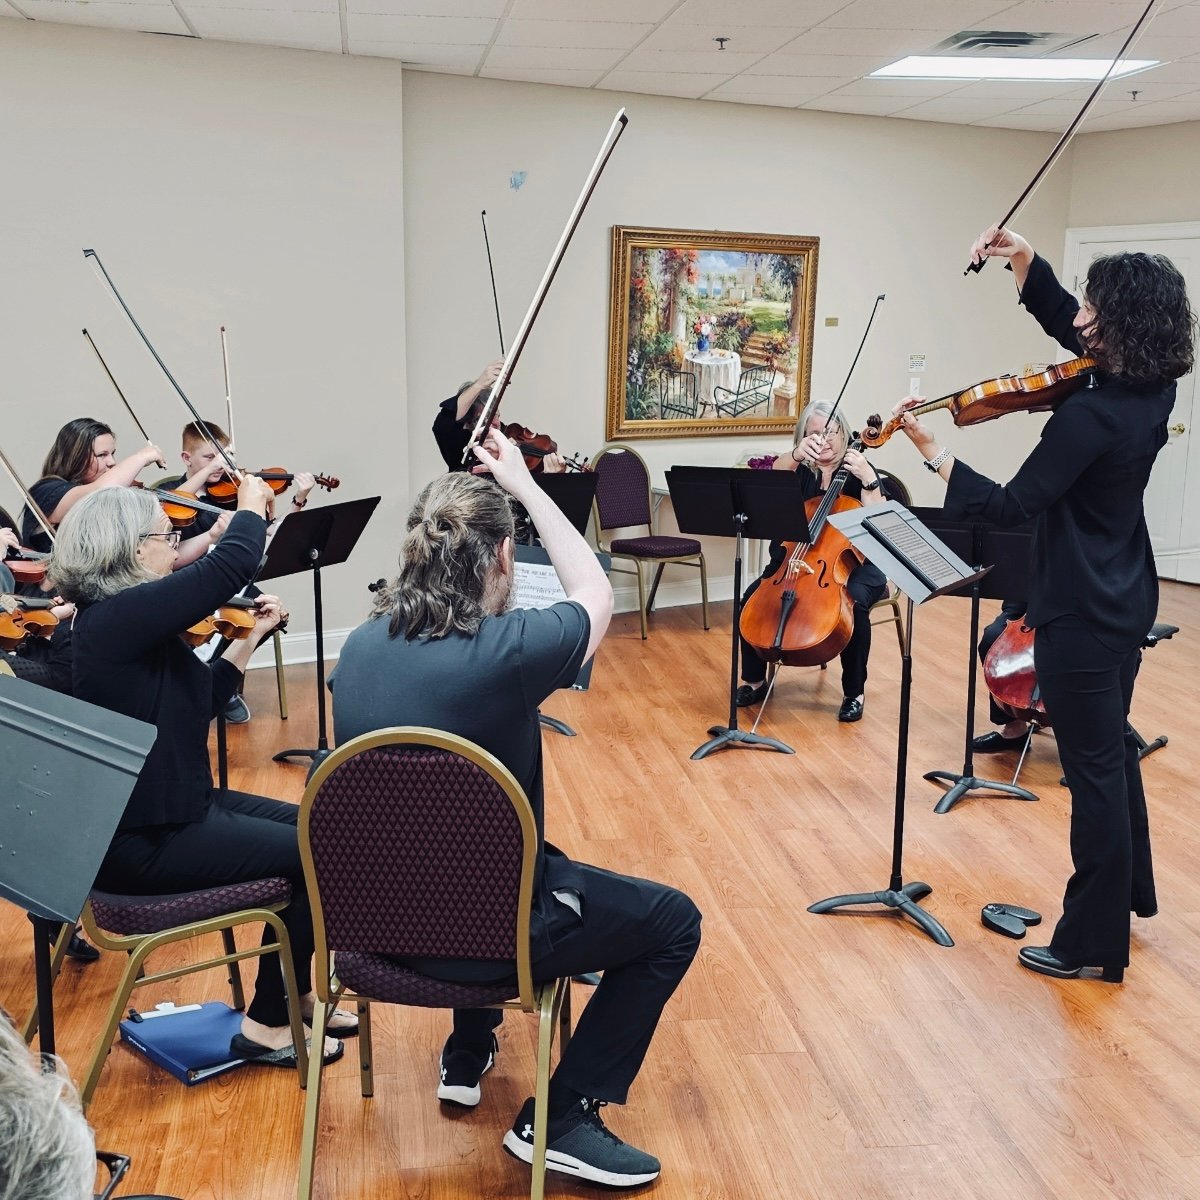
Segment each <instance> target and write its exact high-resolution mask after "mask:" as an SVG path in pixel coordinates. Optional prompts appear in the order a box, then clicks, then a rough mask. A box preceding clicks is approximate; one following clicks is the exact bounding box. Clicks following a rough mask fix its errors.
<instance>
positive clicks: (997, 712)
mask: <svg viewBox="0 0 1200 1200" xmlns="http://www.w3.org/2000/svg"><path fill="white" fill-rule="evenodd" d="M1026 606H1027V602H1026V601H1024V600H1005V601H1004V607H1003V608H1001V609H1000V611H999V612H998V613H997V614H996V619H995V620H994V621H993V622H992V623H991V624H990V625H989V626H987V628H986V629H984V631H983V632H982V633H981V634H980V635H979V661H980V662H983V661H984V659H986V658H987V652H988V651H989V650H990V649H991V648H992V647H993V646H994V645H995V644H996V639H997V638H998V637H999V636H1000V635H1001V634H1002V633H1003V632H1004V631H1005V629H1007V628H1008V623H1009V621H1015V620H1017V619H1018V618H1020V617H1023V616H1024V615H1025V609H1026ZM988 715H989V716H990V718H991V721H992V724H993V725H1007V724H1008V723H1009V721H1011V720H1012V719H1013V715H1012V713H1010V712H1009V711H1008V710H1007V709H1005V708H1001V707H1000V705H999V704H997V703H996V700H995V697H993V696H992V695H990V694H989V696H988Z"/></svg>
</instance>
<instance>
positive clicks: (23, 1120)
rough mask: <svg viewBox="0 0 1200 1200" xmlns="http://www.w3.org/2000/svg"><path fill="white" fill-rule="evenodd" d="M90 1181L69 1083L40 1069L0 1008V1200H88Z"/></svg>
mask: <svg viewBox="0 0 1200 1200" xmlns="http://www.w3.org/2000/svg"><path fill="white" fill-rule="evenodd" d="M55 1062H56V1063H57V1060H55ZM95 1178H96V1145H95V1142H94V1141H93V1139H92V1131H91V1130H90V1129H89V1128H88V1123H87V1122H86V1121H85V1120H84V1119H83V1113H82V1112H80V1111H79V1102H78V1100H77V1099H76V1097H75V1089H74V1087H73V1086H72V1085H71V1081H70V1080H69V1079H67V1078H66V1076H65V1075H60V1074H58V1073H57V1072H55V1071H44V1070H43V1069H42V1065H41V1063H39V1062H38V1060H37V1059H35V1058H34V1056H33V1055H32V1054H31V1053H30V1050H29V1047H28V1046H26V1045H25V1043H24V1042H23V1041H22V1040H21V1037H20V1035H19V1034H18V1033H17V1031H16V1030H15V1029H14V1028H13V1027H12V1025H11V1024H10V1023H9V1020H8V1014H7V1013H5V1012H3V1011H2V1010H0V1200H91V1195H92V1184H93V1182H94V1181H95Z"/></svg>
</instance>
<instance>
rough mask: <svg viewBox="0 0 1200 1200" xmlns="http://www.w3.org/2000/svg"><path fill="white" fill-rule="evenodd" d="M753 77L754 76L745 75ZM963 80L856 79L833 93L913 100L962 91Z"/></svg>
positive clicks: (837, 94)
mask: <svg viewBox="0 0 1200 1200" xmlns="http://www.w3.org/2000/svg"><path fill="white" fill-rule="evenodd" d="M743 78H746V79H751V78H754V76H750V75H747V76H744V77H743ZM962 90H963V85H962V82H961V80H946V79H856V80H855V81H854V82H853V83H848V84H846V85H845V86H844V87H840V88H838V89H837V91H836V92H834V93H832V94H833V95H836V96H909V97H911V98H912V99H913V100H920V99H928V98H930V97H932V96H946V95H949V94H950V93H951V92H955V93H957V92H961V91H962Z"/></svg>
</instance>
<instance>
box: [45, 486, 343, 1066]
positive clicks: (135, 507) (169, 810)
mask: <svg viewBox="0 0 1200 1200" xmlns="http://www.w3.org/2000/svg"><path fill="white" fill-rule="evenodd" d="M271 495H272V493H271V490H270V488H269V487H268V486H267V485H266V484H265V483H263V481H262V480H260V479H257V478H256V477H254V476H252V475H247V476H246V478H245V480H244V482H243V484H242V487H241V490H240V491H239V493H238V511H237V513H236V514H235V515H234V517H233V520H232V521H231V522H230V523H229V528H228V529H227V530H226V532H225V536H224V537H223V538H222V539H221V540H220V541H219V542H218V543H217V545H216V546H215V547H214V548H213V550H212V552H211V553H209V554H206V555H205V556H204V557H203V558H200V559H198V560H197V561H196V562H194V563H192V564H190V565H189V566H186V567H183V568H181V569H180V570H178V571H173V570H172V568H173V566H174V565H175V559H176V556H177V553H178V550H177V547H178V545H179V533H178V531H177V530H174V529H172V528H171V523H170V522H169V521H168V520H167V518H166V516H165V515H164V513H163V511H162V509H161V508H160V507H159V504H158V502H157V501H156V500H155V499H154V498H153V496H151V495H148V494H147V493H145V492H141V491H135V490H133V489H131V488H125V487H116V488H104V489H101V490H99V491H96V492H94V493H92V494H91V495H88V496H85V497H84V498H83V499H81V500H80V501H79V503H77V504H75V505H74V506H73V507H72V508H71V510H70V512H68V513H67V514H66V517H65V518H64V520H63V522H62V525H61V526H60V527H59V531H58V538H57V540H56V542H55V547H54V555H53V557H52V559H51V563H50V568H49V574H50V575H51V577H52V578H53V579H54V581H55V584H56V585H57V587H58V589H59V591H60V592H61V593H62V594H63V595H64V596H67V597H68V598H69V599H71V600H73V601H74V602H75V604H76V607H77V612H76V615H75V619H74V628H73V633H72V647H71V653H72V662H71V673H72V684H73V690H74V693H75V695H76V696H77V697H78V698H79V699H81V700H88V701H90V702H91V703H93V704H99V705H101V706H102V707H103V708H108V709H111V710H112V711H114V712H120V713H124V714H125V715H126V716H130V717H135V718H136V719H138V720H141V721H147V722H149V723H150V724H152V725H154V726H155V727H156V728H157V730H158V736H157V738H156V740H155V742H154V745H153V747H152V748H151V750H150V753H149V754H148V755H147V757H146V762H145V766H144V767H143V768H142V772H141V775H140V776H139V778H138V781H137V783H136V784H135V785H134V789H133V793H132V795H131V796H130V798H129V802H128V804H127V805H126V806H125V811H124V813H123V815H122V817H121V821H120V823H119V824H118V826H117V831H116V833H115V835H114V836H113V840H112V843H111V845H110V846H109V848H108V853H107V854H106V855H105V858H104V862H103V865H102V866H101V868H100V874H99V875H98V876H97V879H96V884H97V886H98V887H100V888H102V889H104V890H105V891H110V892H119V893H122V894H126V895H158V894H164V893H174V892H187V891H193V890H199V889H202V888H208V887H216V886H218V885H220V884H225V883H238V882H244V881H248V880H254V879H267V878H272V877H275V876H284V877H286V878H287V879H289V880H290V881H291V884H292V897H293V898H292V903H291V904H290V905H289V906H288V907H287V908H286V909H284V910H283V913H282V914H281V915H282V918H283V921H284V924H285V926H286V927H287V931H288V937H289V939H290V941H291V947H292V952H293V956H294V958H295V965H296V978H297V981H298V984H299V989H300V992H301V996H300V998H299V999H300V1007H301V1011H302V1012H303V1013H304V1015H305V1017H306V1018H307V1017H311V1015H312V1010H313V1004H314V996H313V994H312V992H311V990H310V988H311V984H310V977H311V966H312V963H311V959H312V953H313V929H312V914H311V912H310V910H309V905H308V896H307V894H306V892H305V890H304V871H303V868H302V866H301V862H300V848H299V843H298V839H297V834H296V824H297V817H298V814H299V809H298V808H297V807H296V805H294V804H285V803H283V802H282V801H279V800H272V799H269V798H267V797H265V796H253V795H249V794H247V793H244V792H235V791H230V790H229V789H222V788H214V787H213V779H212V771H211V768H210V766H209V757H208V729H209V722H211V721H212V719H213V717H214V716H215V715H216V714H217V713H218V712H219V711H220V710H221V708H222V707H223V706H224V705H225V703H226V702H227V701H228V700H229V698H230V696H232V695H233V693H234V691H235V689H236V688H237V686H238V684H239V683H240V682H241V679H242V673H243V671H244V670H245V668H246V666H247V664H248V663H249V659H250V655H251V653H252V652H253V650H254V648H255V646H257V645H258V643H259V642H260V641H261V640H262V638H263V637H265V636H267V635H268V634H269V633H270V631H271V630H272V629H274V628H275V627H276V626H277V625H278V624H279V623H280V621H281V620H282V619H283V614H282V613H281V610H280V607H279V600H278V598H277V597H275V596H265V595H264V596H259V597H258V598H257V612H256V621H255V626H254V630H253V631H252V633H251V635H250V637H248V638H246V639H244V640H241V641H236V642H233V643H232V645H231V647H230V650H229V652H228V653H227V654H226V655H225V657H223V658H221V659H218V660H217V661H215V662H212V663H203V662H201V661H200V660H199V659H198V658H197V657H196V656H195V654H193V653H192V651H191V649H190V648H189V647H188V646H187V645H186V644H185V643H184V641H183V640H182V638H181V637H180V636H179V635H180V634H181V633H182V632H183V630H185V629H187V628H188V627H190V626H192V625H194V624H196V623H197V622H198V621H200V620H201V619H202V618H204V617H206V616H208V615H209V614H210V613H212V612H214V611H215V610H216V609H217V608H218V607H219V606H220V605H221V604H224V603H225V602H226V601H227V600H229V598H230V597H231V596H233V595H234V594H235V593H236V592H237V591H239V590H240V589H241V588H243V587H244V586H245V585H246V584H247V583H249V582H250V581H251V580H252V579H253V577H254V573H255V571H256V570H257V569H258V564H259V561H260V559H261V558H262V553H263V545H264V542H265V539H266V532H267V523H266V520H265V513H266V509H267V504H268V501H269V500H270V498H271ZM265 936H266V935H265ZM329 1032H330V1033H331V1034H333V1035H335V1036H342V1037H344V1036H346V1035H347V1034H350V1033H354V1032H357V1020H356V1019H355V1018H354V1017H353V1016H352V1014H350V1013H343V1014H341V1015H340V1018H339V1020H338V1021H337V1022H336V1023H335V1024H334V1025H333V1026H331V1027H330V1030H329ZM231 1049H232V1051H233V1053H234V1054H235V1055H239V1056H241V1057H244V1058H253V1059H259V1060H261V1061H264V1062H270V1063H273V1064H276V1063H277V1064H280V1065H289V1064H294V1063H295V1057H294V1056H295V1051H294V1049H293V1047H292V1046H291V1032H290V1029H289V1026H288V1011H287V1002H286V996H285V992H284V983H283V973H282V971H281V970H280V966H279V958H278V956H277V955H273V954H272V955H265V956H263V957H262V958H260V959H259V970H258V981H257V985H256V988H255V994H254V1000H253V1002H252V1003H251V1004H250V1006H249V1008H248V1009H247V1011H246V1016H245V1019H244V1020H243V1024H242V1033H241V1034H240V1035H239V1036H237V1037H235V1038H234V1041H233V1046H232V1047H231ZM339 1049H340V1048H339V1047H338V1046H337V1045H336V1044H334V1043H329V1044H327V1045H326V1051H325V1052H326V1059H327V1061H330V1060H331V1059H332V1058H333V1057H336V1056H337V1054H338V1053H339Z"/></svg>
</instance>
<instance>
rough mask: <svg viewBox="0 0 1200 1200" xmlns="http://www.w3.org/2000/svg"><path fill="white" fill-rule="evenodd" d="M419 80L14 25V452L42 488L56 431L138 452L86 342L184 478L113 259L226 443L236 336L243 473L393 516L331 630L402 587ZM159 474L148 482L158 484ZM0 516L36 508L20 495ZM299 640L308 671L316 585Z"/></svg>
mask: <svg viewBox="0 0 1200 1200" xmlns="http://www.w3.org/2000/svg"><path fill="white" fill-rule="evenodd" d="M400 78H401V73H400V69H399V65H398V64H394V63H384V62H380V61H378V60H374V59H366V58H341V57H338V56H336V55H329V54H315V53H305V52H298V51H289V50H276V49H270V48H265V47H252V46H235V45H226V44H222V43H219V42H200V41H188V40H182V39H177V38H160V37H153V36H149V35H137V34H120V33H108V32H101V31H95V30H87V29H81V28H73V27H68V26H63V25H50V24H44V23H38V22H33V21H17V20H0V111H2V112H3V114H4V119H3V121H0V162H2V163H3V164H4V168H3V170H4V215H5V219H4V221H3V224H2V226H0V279H2V280H3V286H0V328H2V329H3V331H4V346H5V357H4V361H3V396H4V406H3V410H4V414H5V422H4V430H5V432H4V434H3V439H4V448H5V450H6V452H7V453H8V456H9V457H10V458H11V459H12V460H14V462H15V464H16V466H17V468H18V470H19V471H20V472H21V473H22V474H23V475H24V476H25V478H26V481H27V482H29V481H31V480H32V479H33V478H35V477H36V476H37V474H38V471H39V468H40V466H41V462H42V457H43V455H44V453H45V451H46V448H47V447H48V445H49V443H50V441H51V440H52V438H53V437H54V434H55V433H56V431H57V430H58V428H59V426H60V425H61V424H62V423H63V422H64V421H66V420H68V419H70V418H72V417H76V416H81V415H88V416H93V417H96V418H98V419H100V420H104V421H107V422H109V423H111V424H112V425H113V427H114V429H115V430H116V431H117V433H118V437H119V448H120V449H122V450H127V451H129V450H132V449H134V448H135V447H136V446H137V445H138V443H139V442H140V437H139V435H138V434H137V431H136V429H135V428H134V426H133V424H132V422H131V421H130V420H129V418H128V417H127V416H126V415H125V413H124V411H123V410H122V409H121V408H120V401H119V400H118V399H117V397H116V395H115V394H114V393H113V392H112V390H111V388H110V385H109V384H108V382H107V381H106V380H105V379H104V377H103V376H102V374H101V373H100V370H99V367H98V365H97V364H96V362H95V360H94V359H93V357H92V354H91V351H90V350H88V348H87V345H86V343H85V342H84V341H83V339H82V337H81V336H80V329H81V328H82V327H83V326H87V327H88V329H89V330H90V331H91V332H92V334H93V336H94V337H95V338H96V341H97V344H98V345H99V347H100V349H101V351H102V353H104V355H105V357H106V358H107V359H108V360H109V363H110V365H111V367H112V368H113V371H114V373H115V374H116V376H117V378H118V380H119V381H120V382H121V383H122V386H123V388H124V390H125V392H126V394H127V395H128V396H129V398H130V400H131V401H132V402H133V405H134V407H135V409H136V410H137V412H138V415H139V417H140V418H141V420H142V422H143V424H145V425H146V426H147V429H148V432H149V433H150V435H151V437H152V438H154V439H155V440H156V441H160V442H161V443H162V445H163V448H164V449H165V450H167V451H168V453H169V456H170V461H171V463H172V465H174V464H175V463H176V462H177V461H178V451H179V445H178V440H179V431H180V429H181V428H182V427H183V424H184V421H185V419H186V414H185V412H184V409H183V406H182V404H181V402H180V401H179V400H178V399H177V397H176V396H175V395H174V393H173V392H172V391H171V390H170V387H169V385H168V384H167V382H166V380H165V378H164V377H163V376H162V374H161V373H160V372H159V371H158V369H157V368H156V367H155V366H154V364H153V362H152V361H151V360H150V357H149V355H148V354H147V353H146V352H145V350H144V349H143V348H142V347H141V345H140V343H139V342H137V341H136V340H135V334H134V333H133V331H132V329H131V328H130V326H129V325H128V323H127V322H126V321H125V320H124V318H123V317H121V316H120V314H119V313H118V311H117V310H116V308H115V306H114V305H113V304H112V303H111V302H110V300H109V299H108V297H107V296H106V294H105V292H104V291H103V290H102V289H101V286H100V284H99V283H98V282H97V280H96V278H95V276H94V275H93V272H92V271H91V270H90V269H89V267H88V265H87V264H86V263H85V261H84V258H83V256H82V254H81V249H82V248H83V247H85V246H87V247H94V248H95V249H96V250H97V251H98V252H99V254H100V255H101V257H102V258H103V260H104V264H105V266H106V267H107V268H108V270H109V272H110V273H111V274H112V275H113V277H114V279H115V281H116V283H117V286H118V287H119V288H120V289H121V291H122V293H123V294H124V296H125V299H126V301H127V302H128V303H129V304H130V306H131V308H132V309H133V311H134V313H135V314H136V315H137V317H138V319H139V320H140V322H141V324H142V326H143V327H144V328H145V330H146V332H147V334H148V335H149V337H150V339H151V341H152V342H153V343H154V345H155V347H156V348H157V349H158V351H159V353H160V354H161V355H162V356H163V358H164V359H165V360H166V362H167V364H168V365H169V366H170V368H171V370H172V372H173V373H174V374H175V376H176V378H178V379H179V381H180V383H181V385H182V386H183V389H184V391H185V392H187V393H188V395H189V396H190V397H191V399H192V400H193V402H194V403H196V405H197V406H198V407H199V408H200V409H201V412H202V414H211V416H212V417H213V418H214V419H216V420H219V421H222V422H223V408H224V394H225V391H224V386H223V380H222V374H221V357H220V342H219V337H218V328H219V326H220V325H221V324H224V325H226V326H227V327H228V331H229V341H230V358H231V369H232V376H233V389H234V396H235V401H236V407H235V410H234V412H235V418H236V427H237V435H238V442H239V444H240V450H241V451H242V454H243V456H244V459H245V461H246V463H247V465H249V466H252V467H263V466H267V465H282V466H285V467H287V468H288V469H290V470H293V471H296V470H314V471H321V472H324V473H326V474H332V475H337V476H340V477H341V478H342V480H343V484H342V488H341V490H340V491H339V492H336V493H334V496H335V498H337V499H348V498H353V497H357V496H365V495H372V494H378V493H382V494H383V495H384V498H385V499H384V506H383V507H382V509H381V511H380V513H379V514H378V515H377V517H376V520H375V524H374V527H373V528H372V529H370V530H369V531H368V534H367V537H366V540H365V543H364V544H363V545H362V546H361V547H360V549H359V550H358V551H357V552H356V554H355V556H354V558H353V559H352V560H351V562H350V564H349V565H347V566H346V567H342V568H339V569H337V570H332V571H329V572H328V573H327V574H326V577H325V580H324V583H325V595H326V602H327V618H326V619H327V625H328V627H329V628H331V629H337V628H343V627H348V626H353V625H355V624H357V623H358V621H360V620H361V619H362V616H363V614H364V613H365V611H366V607H367V602H368V600H369V597H368V595H367V593H366V590H365V585H366V582H367V581H368V580H369V579H373V578H376V577H377V576H378V575H380V574H382V573H383V571H384V570H385V569H386V563H387V562H388V561H389V560H390V559H391V558H392V555H393V544H394V536H393V535H392V534H391V532H390V531H389V528H388V527H389V526H390V525H392V524H393V523H394V520H395V516H396V513H397V511H398V510H399V509H400V508H402V507H403V505H404V501H405V499H406V497H407V492H408V473H407V462H406V456H405V453H404V449H403V440H404V434H405V419H404V389H405V376H404V288H403V283H404V243H403V229H404V222H403V189H402V186H401V175H402V169H403V148H402V139H401V87H400ZM149 477H150V473H149V472H147V478H149ZM0 504H3V505H4V507H16V505H15V504H14V503H13V496H12V493H11V488H10V487H9V486H8V484H7V482H2V483H0ZM278 586H279V587H280V589H281V590H283V589H285V588H286V595H287V600H288V604H289V606H290V607H291V609H292V611H293V612H294V613H295V617H294V619H293V622H292V629H293V634H292V635H291V636H290V638H289V639H285V644H288V645H290V647H291V649H292V652H293V653H303V652H304V650H305V648H306V647H308V648H311V639H306V638H305V636H304V635H305V631H306V630H311V628H312V618H311V611H310V596H311V584H310V581H309V580H308V579H307V578H299V579H295V580H291V581H288V582H287V583H286V584H283V583H280V584H279V585H278Z"/></svg>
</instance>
